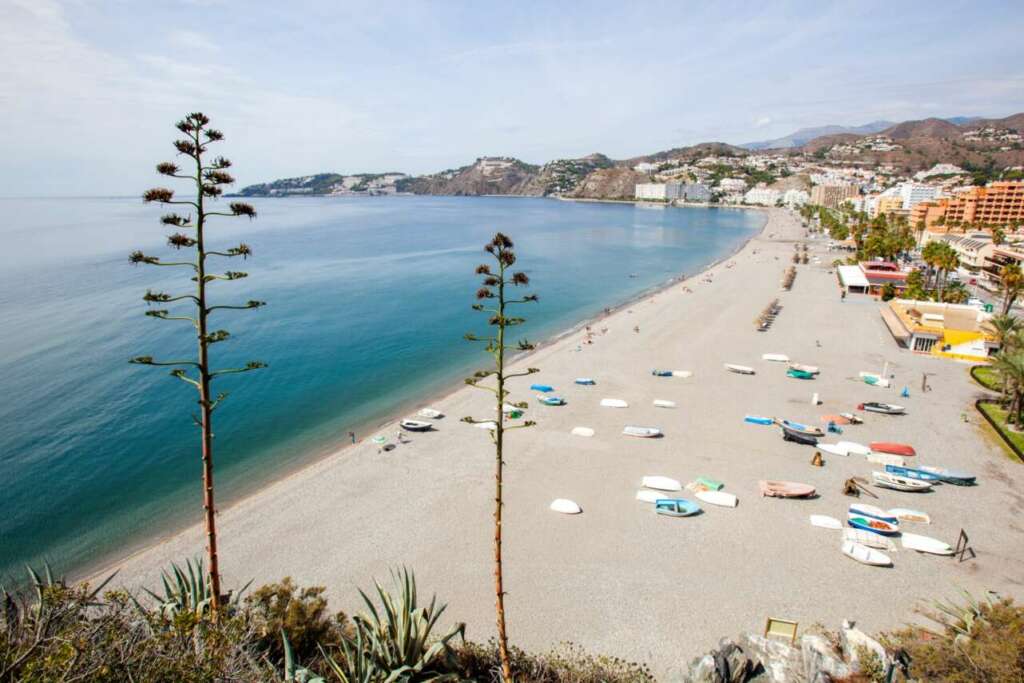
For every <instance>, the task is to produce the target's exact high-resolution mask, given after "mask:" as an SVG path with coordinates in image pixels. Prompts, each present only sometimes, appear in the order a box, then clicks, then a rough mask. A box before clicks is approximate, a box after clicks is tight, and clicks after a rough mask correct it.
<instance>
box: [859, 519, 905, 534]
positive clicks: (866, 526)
mask: <svg viewBox="0 0 1024 683" xmlns="http://www.w3.org/2000/svg"><path fill="white" fill-rule="evenodd" d="M846 523H847V524H849V525H850V526H851V527H853V528H854V529H860V530H862V531H870V532H872V533H876V534H879V535H881V536H896V535H897V534H899V533H900V529H899V527H898V526H895V525H893V524H889V523H888V522H883V521H882V520H880V519H875V518H874V517H855V516H853V515H850V516H849V517H847V519H846Z"/></svg>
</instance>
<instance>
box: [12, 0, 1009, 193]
mask: <svg viewBox="0 0 1024 683" xmlns="http://www.w3.org/2000/svg"><path fill="white" fill-rule="evenodd" d="M758 5H761V6H756V5H755V3H749V2H736V3H731V2H706V1H704V2H690V1H689V0H674V1H672V2H666V3H655V2H621V1H619V2H598V1H593V2H590V1H587V2H571V3H551V2H529V1H521V2H514V3H507V2H506V3H496V2H490V3H488V2H472V1H467V2H458V1H456V0H435V1H432V2H415V1H413V0H409V1H404V0H403V1H401V2H389V3H383V2H379V1H375V2H344V1H340V0H331V1H323V2H312V1H311V2H305V1H302V0H292V1H290V2H280V1H275V2H264V1H263V0H247V1H245V2H235V1H233V0H136V1H129V0H0V123H2V125H0V196H49V195H59V196H82V195H134V194H137V193H139V192H141V190H142V189H144V188H146V187H149V186H150V185H152V184H154V181H155V180H156V179H157V178H158V176H156V174H155V173H154V172H153V166H154V165H155V164H156V163H157V162H159V161H163V160H171V159H173V157H174V152H173V149H172V148H171V141H172V140H173V139H174V137H175V133H176V130H175V129H174V127H173V124H174V122H175V121H177V120H178V119H179V118H180V117H181V116H182V115H183V114H185V113H187V112H190V111H197V110H198V111H202V112H204V113H206V114H207V115H209V116H210V117H211V119H213V122H214V124H215V125H216V126H217V127H218V128H220V129H221V130H222V131H223V132H224V133H225V136H226V139H225V142H223V143H221V144H222V146H221V149H220V150H218V151H219V152H222V153H223V154H224V155H225V156H227V157H229V158H231V159H232V160H233V161H234V163H235V167H234V174H235V176H236V177H237V178H238V181H239V186H242V185H245V184H250V183H256V182H263V181H268V180H273V179H275V178H281V177H291V176H301V175H307V174H312V173H317V172H327V171H333V172H339V173H359V172H383V171H392V170H394V171H404V172H408V173H416V174H419V173H429V172H435V171H439V170H443V169H446V168H454V167H458V166H462V165H465V164H467V163H471V162H472V161H473V160H474V159H476V158H477V157H479V156H486V155H504V156H515V157H518V158H521V159H523V160H525V161H528V162H531V163H543V162H545V161H548V160H551V159H555V158H566V157H579V156H583V155H586V154H589V153H591V152H603V153H605V154H607V155H609V156H611V157H613V158H628V157H632V156H638V155H641V154H649V153H653V152H656V151H660V150H664V149H668V148H671V147H677V146H681V145H688V144H695V143H698V142H705V141H712V140H720V141H725V142H731V143H742V142H749V141H752V140H763V139H770V138H773V137H778V136H782V135H786V134H788V133H791V132H793V131H794V130H796V129H799V128H802V127H809V126H819V125H827V124H844V125H858V124H863V123H867V122H869V121H874V120H878V119H887V120H894V121H902V120H907V119H919V118H925V117H928V116H959V115H974V116H987V117H1002V116H1006V115H1009V114H1013V113H1016V112H1019V111H1024V59H1022V57H1024V47H1022V45H1024V43H1022V41H1021V39H1020V29H1021V27H1022V26H1024V3H1017V2H985V1H977V0H974V1H971V2H952V1H950V2H941V1H938V0H933V1H931V2H909V1H907V2H904V1H902V0H901V1H900V2H892V1H891V0H889V1H887V2H871V1H867V2H856V3H853V2H836V3H829V2H824V1H820V0H819V1H815V2H771V3H763V4H761V3H758Z"/></svg>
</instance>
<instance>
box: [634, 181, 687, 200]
mask: <svg viewBox="0 0 1024 683" xmlns="http://www.w3.org/2000/svg"><path fill="white" fill-rule="evenodd" d="M634 196H635V197H636V198H637V199H640V200H647V201H662V202H670V201H673V200H676V199H682V198H683V184H682V183H637V185H636V188H635V191H634Z"/></svg>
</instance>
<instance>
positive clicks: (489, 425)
mask: <svg viewBox="0 0 1024 683" xmlns="http://www.w3.org/2000/svg"><path fill="white" fill-rule="evenodd" d="M474 426H475V427H476V428H477V429H490V430H492V431H493V430H495V429H497V428H498V423H497V422H477V423H476V425H474Z"/></svg>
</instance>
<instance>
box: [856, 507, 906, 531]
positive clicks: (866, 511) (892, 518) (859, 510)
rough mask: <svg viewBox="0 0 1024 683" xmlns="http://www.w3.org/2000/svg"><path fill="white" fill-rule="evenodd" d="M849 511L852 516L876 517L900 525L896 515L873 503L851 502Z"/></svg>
mask: <svg viewBox="0 0 1024 683" xmlns="http://www.w3.org/2000/svg"><path fill="white" fill-rule="evenodd" d="M847 512H848V513H849V514H850V515H851V516H857V517H874V518H875V519H880V520H882V521H883V522H889V523H890V524H895V525H896V526H899V525H900V520H899V518H898V517H896V515H892V514H889V511H888V510H883V509H882V508H880V507H878V506H876V505H871V504H870V503H850V507H849V509H848V510H847Z"/></svg>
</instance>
